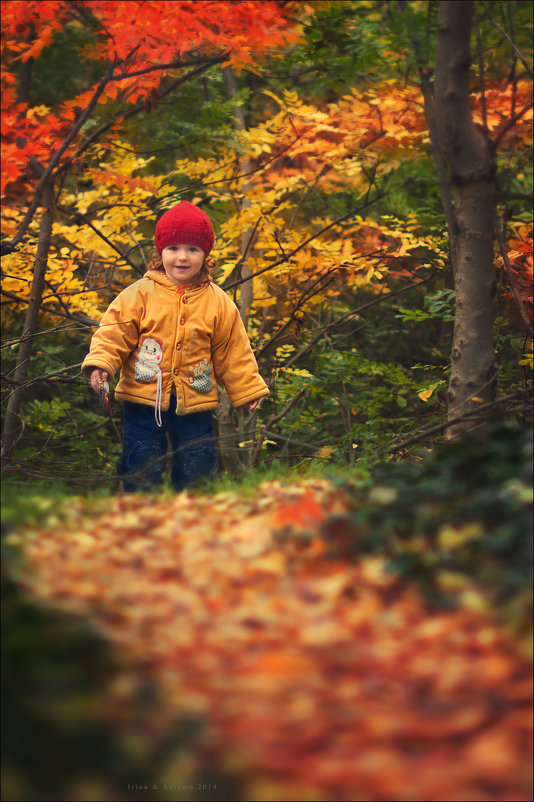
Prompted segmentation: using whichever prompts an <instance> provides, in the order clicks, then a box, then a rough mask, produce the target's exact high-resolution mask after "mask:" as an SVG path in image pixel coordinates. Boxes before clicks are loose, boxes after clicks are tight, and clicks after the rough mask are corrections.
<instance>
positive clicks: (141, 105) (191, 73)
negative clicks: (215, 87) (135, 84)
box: [55, 51, 229, 176]
mask: <svg viewBox="0 0 534 802" xmlns="http://www.w3.org/2000/svg"><path fill="white" fill-rule="evenodd" d="M228 54H229V51H226V52H225V53H223V54H222V55H221V56H218V57H217V58H213V59H210V60H209V61H206V62H204V63H203V64H201V65H199V66H198V67H196V68H195V69H194V70H190V71H189V72H188V73H186V75H182V76H181V77H180V78H177V79H176V81H173V82H172V83H171V84H169V86H168V87H167V88H166V89H164V90H162V91H161V92H160V95H159V96H160V98H162V97H165V95H168V94H169V93H170V92H172V91H173V90H174V89H176V87H177V86H180V84H183V83H185V82H186V81H188V80H189V79H190V78H193V76H195V75H198V74H199V73H202V72H205V71H206V70H207V69H209V67H212V66H213V65H214V64H220V62H221V61H224V60H225V58H226V57H227V56H228ZM144 108H145V103H144V101H142V102H140V103H137V104H136V105H135V106H133V107H132V108H131V109H129V111H126V112H122V113H121V114H117V115H115V116H114V117H113V118H112V119H111V120H110V121H109V122H107V123H105V124H104V125H101V126H100V128H98V130H96V131H95V132H94V133H93V134H91V136H89V137H87V139H86V140H85V142H84V143H83V145H82V146H81V147H80V148H78V150H77V151H76V153H75V154H74V155H73V156H71V157H70V158H69V159H67V160H66V161H65V162H63V164H62V165H61V167H59V168H58V170H57V171H56V174H55V175H56V176H58V175H60V174H61V173H62V172H63V171H65V170H67V169H68V168H69V167H70V166H71V164H72V163H73V162H74V161H76V159H79V157H80V156H81V155H82V153H85V151H86V150H87V149H88V148H89V147H90V146H91V145H92V144H93V143H94V142H96V141H97V140H98V139H99V138H100V136H102V134H105V133H106V131H109V129H110V128H112V127H113V126H114V125H115V123H117V122H119V120H127V119H128V118H129V117H132V116H133V115H135V114H138V113H139V112H140V111H143V109H144Z"/></svg>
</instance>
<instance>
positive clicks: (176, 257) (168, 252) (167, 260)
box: [161, 243, 205, 286]
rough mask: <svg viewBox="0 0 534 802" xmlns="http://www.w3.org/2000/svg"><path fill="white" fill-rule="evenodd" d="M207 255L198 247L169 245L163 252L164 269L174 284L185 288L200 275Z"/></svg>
mask: <svg viewBox="0 0 534 802" xmlns="http://www.w3.org/2000/svg"><path fill="white" fill-rule="evenodd" d="M204 257H205V253H204V251H203V250H202V248H199V247H198V246H197V245H188V244H183V243H180V244H177V245H168V246H167V247H166V248H163V250H162V252H161V260H162V262H163V269H164V270H165V274H166V275H167V278H168V279H170V281H172V283H173V284H176V285H178V286H184V285H185V284H189V283H190V281H191V280H192V279H194V278H195V276H197V275H198V273H200V270H201V268H202V265H203V264H204Z"/></svg>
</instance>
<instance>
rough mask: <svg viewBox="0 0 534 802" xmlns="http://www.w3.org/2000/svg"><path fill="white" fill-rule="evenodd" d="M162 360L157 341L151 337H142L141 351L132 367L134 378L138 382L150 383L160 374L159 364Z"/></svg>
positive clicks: (161, 352)
mask: <svg viewBox="0 0 534 802" xmlns="http://www.w3.org/2000/svg"><path fill="white" fill-rule="evenodd" d="M162 358H163V349H162V346H161V342H160V341H159V340H153V339H152V337H143V341H142V343H141V350H140V351H139V356H138V357H137V362H136V363H135V365H134V376H135V378H136V379H137V381H139V382H145V383H146V384H148V382H151V381H152V379H154V378H157V375H158V373H159V374H161V368H160V366H159V365H160V362H161V360H162Z"/></svg>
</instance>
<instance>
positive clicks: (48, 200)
mask: <svg viewBox="0 0 534 802" xmlns="http://www.w3.org/2000/svg"><path fill="white" fill-rule="evenodd" d="M53 220H54V188H53V184H52V183H51V182H48V183H47V184H45V186H44V189H43V214H42V217H41V222H40V226H39V241H38V243H37V254H36V257H35V264H34V269H33V279H32V286H31V289H30V297H29V302H28V308H27V310H26V317H25V319H24V327H23V329H22V335H21V339H20V345H19V351H18V355H17V363H16V366H15V371H14V373H13V381H14V383H15V384H14V387H13V390H12V392H11V395H10V397H9V400H8V402H7V408H6V417H5V421H4V430H3V433H2V456H3V457H4V459H6V460H8V459H9V458H10V457H11V454H12V453H13V449H14V448H15V446H16V444H17V442H18V440H19V439H20V436H21V434H22V432H23V430H24V424H23V423H22V421H21V419H20V416H19V410H20V404H21V401H22V397H23V395H24V382H25V381H26V379H27V377H28V365H29V361H30V356H31V352H32V347H33V335H34V334H35V332H36V331H37V325H38V321H39V310H40V308H41V302H42V298H43V288H44V280H45V274H46V267H47V263H48V251H49V248H50V238H51V235H52V223H53Z"/></svg>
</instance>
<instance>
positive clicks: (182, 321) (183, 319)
mask: <svg viewBox="0 0 534 802" xmlns="http://www.w3.org/2000/svg"><path fill="white" fill-rule="evenodd" d="M184 323H185V317H181V318H180V325H182V326H183V325H184Z"/></svg>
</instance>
